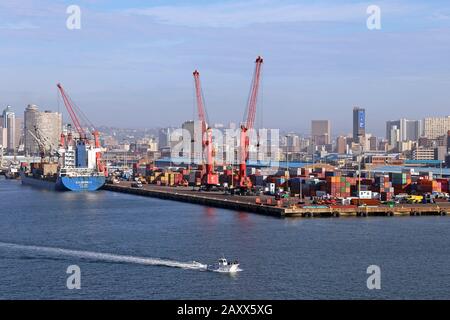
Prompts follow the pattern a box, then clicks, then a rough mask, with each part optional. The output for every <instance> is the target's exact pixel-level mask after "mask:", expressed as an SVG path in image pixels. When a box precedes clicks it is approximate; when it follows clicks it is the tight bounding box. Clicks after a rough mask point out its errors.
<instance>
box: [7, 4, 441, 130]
mask: <svg viewBox="0 0 450 320" xmlns="http://www.w3.org/2000/svg"><path fill="white" fill-rule="evenodd" d="M73 4H75V5H78V6H79V7H80V9H81V29H79V30H69V29H68V28H67V27H66V20H67V19H68V17H69V14H67V13H66V10H67V7H68V6H69V5H73ZM369 5H377V6H379V8H380V9H381V29H380V30H369V29H368V28H367V25H366V21H367V19H368V17H369V15H368V14H367V12H366V10H367V7H368V6H369ZM258 55H261V56H263V57H264V67H263V79H262V90H261V92H260V99H259V104H258V121H257V124H258V126H263V127H266V128H281V129H285V130H292V131H296V132H300V133H305V134H307V133H309V131H310V122H311V120H316V119H329V120H331V125H332V133H333V135H338V134H346V133H350V132H351V130H352V129H351V126H352V118H351V117H352V108H353V107H354V106H360V107H363V108H365V109H366V113H367V131H368V132H372V133H374V134H376V135H379V136H382V135H384V131H385V122H386V121H387V120H393V119H398V118H409V119H422V118H424V117H428V116H444V115H448V114H450V110H449V109H450V2H449V1H447V0H445V1H444V0H434V1H418V0H403V1H402V0H389V1H355V0H343V1H331V0H330V1H312V0H308V1H299V0H298V1H294V0H288V1H283V0H249V1H235V0H232V1H216V0H207V1H201V0H197V1H193V0H192V1H188V0H183V1H180V0H179V1H174V0H172V1H162V0H158V1H137V0H131V1H116V0H112V1H106V0H91V1H87V0H85V1H76V0H72V1H55V0H53V1H49V0H39V1H33V0H21V1H20V2H19V1H15V0H14V1H12V0H0V107H1V108H4V107H6V105H12V106H13V108H14V110H15V111H16V112H17V113H22V112H23V110H24V108H25V107H26V105H28V104H36V105H38V106H39V107H40V108H41V109H46V110H47V109H48V110H55V111H57V110H60V111H62V110H63V109H64V106H63V104H62V100H61V99H60V98H59V97H58V92H57V89H56V84H57V83H58V82H61V83H62V84H63V86H64V87H65V89H66V91H67V92H68V93H69V94H70V96H71V97H72V99H73V100H74V101H75V102H76V103H77V105H78V106H79V107H80V108H81V109H82V110H83V111H84V113H85V114H86V115H87V116H88V117H89V119H90V120H91V122H92V123H94V124H96V125H97V126H102V125H107V126H119V127H137V128H151V127H165V126H180V123H181V122H183V121H184V120H186V119H192V118H193V117H194V116H195V104H194V84H193V78H192V72H193V71H194V70H195V69H198V70H199V71H200V76H201V80H202V86H203V93H204V96H205V100H206V108H207V112H208V115H209V120H210V122H214V123H224V124H227V123H228V122H230V121H233V122H241V121H242V120H243V116H244V111H245V108H246V104H247V97H248V94H249V90H250V84H251V78H252V75H253V69H254V61H255V58H256V57H257V56H258Z"/></svg>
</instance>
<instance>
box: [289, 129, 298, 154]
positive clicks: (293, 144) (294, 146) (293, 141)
mask: <svg viewBox="0 0 450 320" xmlns="http://www.w3.org/2000/svg"><path fill="white" fill-rule="evenodd" d="M286 148H287V151H288V152H299V151H300V137H299V136H298V135H297V134H295V133H289V134H287V135H286Z"/></svg>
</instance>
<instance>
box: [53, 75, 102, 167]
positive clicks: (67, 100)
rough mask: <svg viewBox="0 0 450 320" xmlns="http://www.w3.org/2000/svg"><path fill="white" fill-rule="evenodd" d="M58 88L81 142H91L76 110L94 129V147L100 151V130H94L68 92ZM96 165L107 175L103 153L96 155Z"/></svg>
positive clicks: (59, 85)
mask: <svg viewBox="0 0 450 320" xmlns="http://www.w3.org/2000/svg"><path fill="white" fill-rule="evenodd" d="M56 86H57V87H58V89H59V92H60V93H61V97H62V98H63V101H64V105H65V106H66V109H67V112H68V113H69V116H70V118H71V119H72V123H73V125H74V126H75V129H76V130H77V132H78V135H79V136H80V140H81V141H82V142H83V143H85V144H89V140H88V137H87V134H86V131H85V130H84V128H83V126H82V124H81V122H80V119H79V117H78V116H77V113H76V110H77V111H78V113H79V114H80V115H81V116H83V118H84V120H85V121H87V122H88V124H89V125H90V127H92V129H93V130H92V136H93V138H94V147H95V148H98V149H100V148H101V145H100V135H99V132H98V130H97V129H95V128H94V126H93V125H92V123H91V122H90V121H89V120H88V119H87V118H86V116H85V115H84V114H83V112H82V111H81V110H79V109H78V108H77V106H76V105H75V103H74V102H73V101H72V99H71V98H70V96H69V95H68V94H67V92H66V91H65V90H64V88H63V87H62V85H61V84H60V83H58V84H57V85H56ZM62 140H63V139H61V142H62ZM96 163H97V168H98V169H99V170H100V171H102V172H105V174H106V171H105V167H104V165H103V163H102V160H101V152H97V153H96Z"/></svg>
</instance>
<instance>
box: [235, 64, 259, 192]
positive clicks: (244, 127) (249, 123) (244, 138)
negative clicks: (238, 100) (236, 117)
mask: <svg viewBox="0 0 450 320" xmlns="http://www.w3.org/2000/svg"><path fill="white" fill-rule="evenodd" d="M263 62H264V60H263V58H262V57H261V56H258V57H257V58H256V61H255V63H256V66H255V72H254V74H253V80H252V85H251V89H250V95H249V98H248V102H247V109H246V112H245V116H244V122H243V123H242V124H241V134H240V152H239V157H240V158H239V173H238V176H237V179H238V181H237V187H238V188H239V189H241V190H248V189H250V188H251V187H252V182H251V180H250V178H249V177H248V176H247V161H248V159H249V144H250V140H249V136H248V133H249V130H252V129H254V125H255V118H256V106H257V103H258V93H259V88H260V80H261V71H262V64H263Z"/></svg>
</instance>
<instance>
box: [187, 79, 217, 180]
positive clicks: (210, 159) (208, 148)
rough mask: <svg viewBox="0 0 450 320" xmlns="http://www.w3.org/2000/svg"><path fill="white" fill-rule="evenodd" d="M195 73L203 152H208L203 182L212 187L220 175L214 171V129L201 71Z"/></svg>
mask: <svg viewBox="0 0 450 320" xmlns="http://www.w3.org/2000/svg"><path fill="white" fill-rule="evenodd" d="M193 75H194V83H195V96H196V99H197V111H198V117H199V120H200V122H201V126H202V151H203V152H202V154H205V153H206V165H205V173H204V174H203V177H202V183H203V184H204V185H206V186H207V187H211V186H213V185H217V184H219V176H218V174H217V173H216V172H214V156H213V152H214V150H213V144H212V130H211V128H210V127H209V125H208V123H207V115H206V110H205V102H204V99H203V94H202V87H201V83H200V73H199V72H198V71H197V70H195V71H194V73H193ZM202 158H203V157H202Z"/></svg>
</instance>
